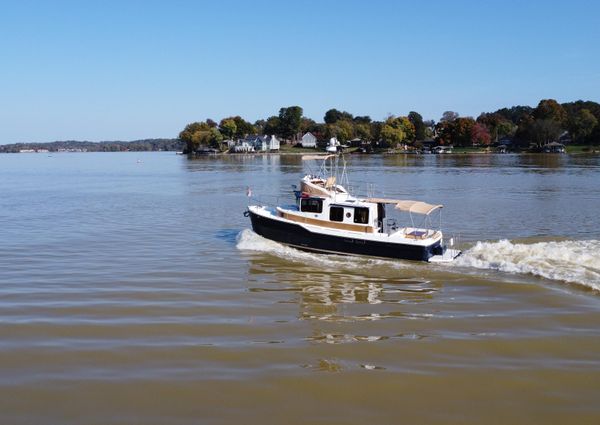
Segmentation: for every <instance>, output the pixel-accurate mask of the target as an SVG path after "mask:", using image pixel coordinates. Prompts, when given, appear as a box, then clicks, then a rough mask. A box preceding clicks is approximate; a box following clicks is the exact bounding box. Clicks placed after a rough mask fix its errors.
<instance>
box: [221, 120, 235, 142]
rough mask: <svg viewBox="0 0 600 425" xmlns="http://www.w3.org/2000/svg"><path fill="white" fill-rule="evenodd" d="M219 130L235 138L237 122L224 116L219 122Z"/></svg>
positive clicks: (226, 135) (228, 136) (229, 137)
mask: <svg viewBox="0 0 600 425" xmlns="http://www.w3.org/2000/svg"><path fill="white" fill-rule="evenodd" d="M219 131H220V132H221V133H222V134H223V135H224V136H225V137H227V138H228V139H233V138H234V136H235V134H236V132H237V124H236V123H235V121H234V120H233V119H231V118H224V119H222V120H221V123H220V124H219Z"/></svg>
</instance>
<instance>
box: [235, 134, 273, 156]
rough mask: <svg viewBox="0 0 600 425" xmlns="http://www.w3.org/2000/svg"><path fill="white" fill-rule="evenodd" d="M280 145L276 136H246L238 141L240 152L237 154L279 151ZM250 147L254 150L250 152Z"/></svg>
mask: <svg viewBox="0 0 600 425" xmlns="http://www.w3.org/2000/svg"><path fill="white" fill-rule="evenodd" d="M280 144H281V143H280V142H279V139H277V137H275V136H256V135H253V136H246V137H245V138H243V139H240V140H238V143H237V145H236V147H238V149H240V150H236V152H269V151H278V150H279V147H280ZM249 147H252V150H249Z"/></svg>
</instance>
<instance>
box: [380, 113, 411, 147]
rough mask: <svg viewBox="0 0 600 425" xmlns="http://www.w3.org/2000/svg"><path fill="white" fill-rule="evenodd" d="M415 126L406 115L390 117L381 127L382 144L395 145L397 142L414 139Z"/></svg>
mask: <svg viewBox="0 0 600 425" xmlns="http://www.w3.org/2000/svg"><path fill="white" fill-rule="evenodd" d="M414 136H415V126H414V125H413V123H411V122H410V121H409V119H408V118H407V117H390V118H388V119H387V120H386V122H385V124H384V125H383V127H382V128H381V134H380V137H381V140H382V141H383V142H384V146H383V147H386V146H388V145H391V146H395V145H397V144H398V143H402V142H407V141H411V140H414Z"/></svg>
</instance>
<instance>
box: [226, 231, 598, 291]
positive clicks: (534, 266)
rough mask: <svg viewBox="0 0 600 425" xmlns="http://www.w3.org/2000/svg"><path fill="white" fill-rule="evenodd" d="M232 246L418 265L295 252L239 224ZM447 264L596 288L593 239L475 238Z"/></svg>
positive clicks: (300, 258)
mask: <svg viewBox="0 0 600 425" xmlns="http://www.w3.org/2000/svg"><path fill="white" fill-rule="evenodd" d="M237 248H238V249H240V250H246V251H256V252H262V253H268V254H271V255H275V256H277V257H280V258H284V259H286V260H290V261H295V262H302V263H305V264H318V265H319V266H322V267H327V268H329V269H333V270H339V269H346V270H365V269H369V268H370V267H379V268H381V267H384V268H386V269H392V270H398V269H403V270H406V269H414V268H416V267H423V264H421V263H415V262H408V261H395V260H383V259H373V258H368V257H364V258H361V257H345V256H339V255H322V254H314V253H310V252H305V251H300V250H297V249H295V248H291V247H288V246H286V245H282V244H280V243H278V242H274V241H271V240H269V239H265V238H263V237H262V236H259V235H257V234H256V233H254V232H253V231H252V230H250V229H244V230H242V231H241V232H240V233H239V234H238V236H237ZM425 265H426V264H425ZM451 265H452V266H458V267H465V268H476V269H488V270H497V271H501V272H507V273H518V274H529V275H534V276H539V277H543V278H546V279H552V280H557V281H562V282H567V283H574V284H578V285H582V286H585V287H587V288H590V289H593V290H596V291H600V241H598V240H581V241H574V240H567V241H549V242H537V243H529V244H528V243H515V242H511V241H509V240H499V241H497V242H477V243H476V244H475V245H474V246H473V247H471V248H470V249H468V250H466V251H464V252H463V254H462V255H461V256H460V257H458V258H457V259H456V260H455V261H454V262H453V263H452V264H451ZM428 266H429V268H430V269H432V270H434V271H435V270H437V271H448V268H447V267H441V266H436V267H434V265H431V264H430V265H428ZM440 267H441V268H440ZM380 270H381V269H380Z"/></svg>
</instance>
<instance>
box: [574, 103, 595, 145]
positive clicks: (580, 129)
mask: <svg viewBox="0 0 600 425" xmlns="http://www.w3.org/2000/svg"><path fill="white" fill-rule="evenodd" d="M597 125H598V120H597V119H596V117H595V116H594V114H592V113H591V112H590V111H589V110H588V109H580V110H579V111H578V112H576V113H575V114H574V115H573V116H572V117H570V118H569V121H568V128H569V133H570V134H571V137H572V138H573V141H574V142H576V143H584V142H585V141H586V139H587V138H588V137H589V136H590V135H591V134H592V132H593V131H594V127H596V126H597Z"/></svg>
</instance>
